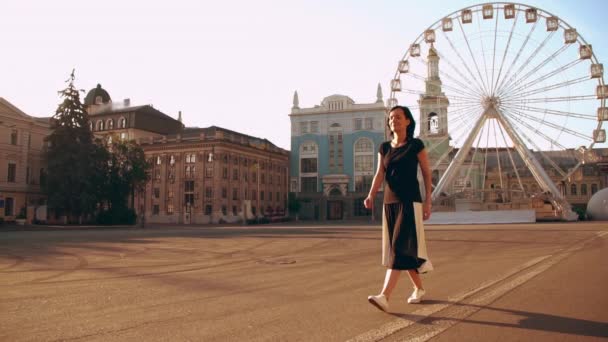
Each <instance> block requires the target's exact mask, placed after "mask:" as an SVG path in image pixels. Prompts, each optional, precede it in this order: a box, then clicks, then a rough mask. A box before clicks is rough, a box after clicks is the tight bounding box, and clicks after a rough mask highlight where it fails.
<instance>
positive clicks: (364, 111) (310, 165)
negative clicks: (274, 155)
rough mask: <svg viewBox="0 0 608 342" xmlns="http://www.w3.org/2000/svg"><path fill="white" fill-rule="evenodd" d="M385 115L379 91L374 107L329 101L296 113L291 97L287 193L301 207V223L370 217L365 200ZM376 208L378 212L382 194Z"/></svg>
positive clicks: (341, 98)
mask: <svg viewBox="0 0 608 342" xmlns="http://www.w3.org/2000/svg"><path fill="white" fill-rule="evenodd" d="M385 111H386V108H385V106H384V104H383V100H382V90H381V88H380V85H378V90H377V94H376V102H374V103H365V104H357V103H355V102H354V101H353V100H352V99H351V98H349V97H347V96H344V95H332V96H328V97H326V98H324V99H323V101H321V104H320V105H317V106H314V107H312V108H300V107H299V99H298V94H297V92H296V93H295V94H294V101H293V107H292V109H291V113H290V115H289V116H290V119H291V158H290V170H291V173H290V191H291V192H294V193H295V194H296V197H297V199H298V200H299V201H300V203H301V209H300V214H299V216H300V218H302V219H315V220H341V219H349V218H353V217H365V216H370V215H371V214H372V213H371V212H370V211H369V210H367V209H365V208H364V207H363V200H364V199H365V197H366V196H367V194H368V192H369V189H370V187H371V183H372V179H373V176H374V173H375V170H376V165H377V155H378V148H379V146H380V144H381V143H382V142H383V141H384V128H385V125H386V124H385V121H384V117H385ZM376 203H377V204H378V206H377V207H379V204H380V203H381V195H380V194H379V195H378V200H377V201H376ZM377 214H378V217H379V213H377Z"/></svg>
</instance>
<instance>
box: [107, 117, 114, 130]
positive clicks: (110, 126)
mask: <svg viewBox="0 0 608 342" xmlns="http://www.w3.org/2000/svg"><path fill="white" fill-rule="evenodd" d="M107 127H108V129H114V120H113V119H108V121H107Z"/></svg>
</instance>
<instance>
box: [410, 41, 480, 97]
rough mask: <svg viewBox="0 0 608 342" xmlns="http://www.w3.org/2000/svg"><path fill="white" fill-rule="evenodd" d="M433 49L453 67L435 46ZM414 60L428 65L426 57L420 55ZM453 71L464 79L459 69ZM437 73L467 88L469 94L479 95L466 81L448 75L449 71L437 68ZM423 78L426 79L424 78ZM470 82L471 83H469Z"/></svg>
mask: <svg viewBox="0 0 608 342" xmlns="http://www.w3.org/2000/svg"><path fill="white" fill-rule="evenodd" d="M435 51H437V55H438V56H439V58H441V59H444V61H445V62H447V63H448V64H450V66H452V67H453V68H455V67H454V66H453V65H452V64H451V62H450V61H449V60H448V59H447V58H445V57H444V56H443V55H442V54H441V53H440V52H439V51H438V50H437V49H436V48H435ZM414 60H416V61H418V62H419V63H421V64H423V65H424V66H428V61H427V60H426V59H424V58H422V57H419V58H414ZM454 71H456V73H457V74H459V75H460V77H463V78H465V79H466V77H465V76H464V75H462V73H461V72H460V70H457V69H454ZM439 74H440V75H441V76H443V77H445V79H449V80H451V81H452V82H454V83H456V84H457V85H458V86H460V87H462V88H463V89H465V90H467V91H468V92H471V95H473V96H475V97H477V96H479V94H480V93H479V91H478V90H476V89H474V88H471V87H470V86H469V85H467V84H466V83H463V82H461V81H459V80H458V79H457V78H455V77H454V76H452V75H450V74H449V73H447V72H445V71H442V70H439ZM425 80H426V78H425ZM467 80H468V79H467ZM471 84H473V83H471Z"/></svg>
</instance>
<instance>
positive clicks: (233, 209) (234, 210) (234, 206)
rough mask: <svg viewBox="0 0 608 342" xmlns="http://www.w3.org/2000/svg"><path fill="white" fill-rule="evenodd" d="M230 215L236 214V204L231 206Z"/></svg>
mask: <svg viewBox="0 0 608 342" xmlns="http://www.w3.org/2000/svg"><path fill="white" fill-rule="evenodd" d="M232 215H234V216H236V205H233V206H232Z"/></svg>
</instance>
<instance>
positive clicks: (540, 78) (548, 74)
mask: <svg viewBox="0 0 608 342" xmlns="http://www.w3.org/2000/svg"><path fill="white" fill-rule="evenodd" d="M581 61H582V60H581V59H576V60H574V61H572V62H570V63H568V64H566V65H564V66H561V67H559V68H557V69H555V70H553V71H551V72H549V73H547V74H544V75H542V76H540V77H538V78H536V79H534V80H531V81H528V82H527V83H526V84H522V85H521V86H519V87H517V88H515V89H514V90H512V91H511V93H514V92H517V91H520V90H521V89H526V88H528V87H530V86H531V85H533V84H538V83H540V82H542V81H545V80H547V79H549V78H551V77H553V76H556V75H559V74H560V73H563V72H565V71H566V70H568V69H570V68H572V67H574V66H576V65H578V64H579V63H580V62H581ZM587 78H588V77H587ZM588 79H589V78H588Z"/></svg>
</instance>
